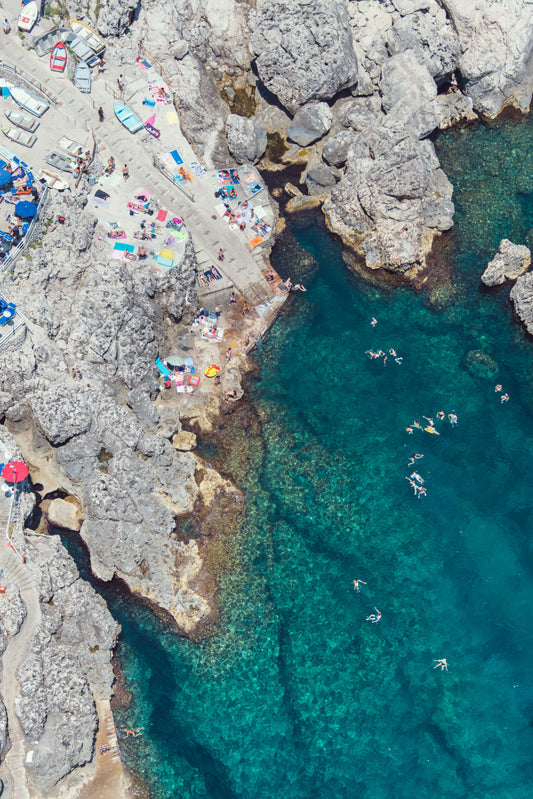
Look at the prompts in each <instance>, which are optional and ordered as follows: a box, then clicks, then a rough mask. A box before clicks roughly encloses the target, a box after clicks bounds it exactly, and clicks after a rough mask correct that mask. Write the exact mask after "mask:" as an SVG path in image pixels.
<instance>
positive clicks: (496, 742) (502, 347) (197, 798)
mask: <svg viewBox="0 0 533 799" xmlns="http://www.w3.org/2000/svg"><path fill="white" fill-rule="evenodd" d="M532 134H533V125H532V123H531V121H530V120H527V121H525V122H522V123H520V124H517V123H515V122H511V121H507V122H501V123H499V124H496V125H494V126H492V127H491V128H485V127H483V126H481V125H479V126H477V127H474V128H470V129H468V130H465V131H455V132H450V133H446V134H443V135H441V136H440V137H439V139H438V141H437V149H438V153H439V157H440V159H441V162H442V164H443V167H444V169H445V171H446V173H447V174H448V176H449V177H450V179H451V181H452V182H453V184H454V186H455V195H454V201H455V203H456V228H455V230H454V231H453V232H452V233H451V234H448V235H447V237H446V238H445V239H443V241H442V242H441V243H440V245H439V248H438V250H439V257H438V268H439V276H440V280H439V283H438V284H437V285H435V286H432V287H431V288H430V289H429V290H427V291H421V292H418V293H417V292H415V291H413V290H411V289H409V288H406V287H403V288H402V287H395V288H392V287H390V288H383V287H379V286H376V285H372V284H370V283H368V282H365V281H363V280H362V279H360V278H358V277H355V276H353V275H351V274H350V273H349V272H348V270H347V269H346V268H345V266H344V265H343V262H342V259H341V248H340V246H339V244H338V243H337V242H336V241H335V240H333V239H332V238H331V237H330V236H328V234H327V233H326V232H325V231H324V229H323V228H322V227H321V226H319V225H317V224H316V221H315V220H311V221H309V220H301V221H299V222H298V221H294V223H293V224H292V227H291V231H289V232H288V233H287V234H285V235H284V236H283V237H282V238H281V239H280V241H279V242H278V243H277V245H276V247H275V250H274V253H273V263H274V265H275V266H276V267H277V268H278V270H279V271H280V273H281V274H283V275H284V276H285V275H289V274H290V275H291V276H292V277H293V278H294V277H298V278H300V279H301V280H302V281H303V282H304V283H305V284H306V285H307V288H308V291H307V293H306V294H302V295H300V294H298V295H294V296H293V297H291V299H290V301H289V303H288V304H287V306H286V308H285V309H284V311H283V313H282V316H281V317H280V319H279V320H278V322H277V323H276V325H275V326H274V328H273V329H272V331H271V332H270V335H269V336H268V338H267V339H266V341H265V342H264V343H263V347H262V349H260V350H259V351H258V352H257V353H256V359H257V363H258V372H257V375H256V376H255V377H254V379H253V380H252V381H251V383H250V385H249V388H248V399H249V403H250V404H249V406H248V407H247V408H243V409H242V410H237V411H236V413H235V414H234V415H233V416H229V417H226V418H225V420H224V428H223V430H222V431H221V432H219V434H218V435H217V436H213V437H212V438H206V439H204V441H203V442H202V443H201V445H200V454H202V452H203V454H204V456H206V457H207V458H208V460H209V461H210V462H211V463H213V464H214V465H216V466H219V467H221V468H224V469H225V470H226V471H227V472H231V473H232V474H233V476H234V478H235V480H236V481H237V483H238V484H239V486H240V487H241V488H242V489H243V491H244V492H245V494H246V499H247V514H246V519H245V521H244V523H243V525H242V527H241V529H239V530H238V531H236V533H235V535H234V537H233V538H232V539H231V541H230V543H229V556H230V558H229V559H230V562H231V563H232V566H233V567H232V568H231V569H230V570H229V571H227V572H225V573H224V574H223V575H222V576H221V578H220V588H221V590H220V606H221V624H220V628H219V631H218V632H217V634H216V635H214V636H213V637H211V638H209V639H208V640H205V641H203V642H202V643H200V644H197V643H192V642H190V641H188V640H186V639H183V638H179V637H178V636H176V635H175V634H174V632H173V631H172V630H171V629H169V628H168V627H167V626H165V625H164V624H163V623H162V622H161V621H160V620H158V619H157V618H155V616H154V615H153V614H152V613H151V611H150V610H149V609H148V608H146V607H144V606H142V605H139V604H137V603H135V602H133V601H132V600H131V598H126V597H125V596H124V595H123V594H121V593H120V592H119V591H118V590H116V589H115V588H114V587H107V588H106V587H104V588H102V587H101V586H98V589H99V590H100V591H101V592H102V593H103V594H104V596H105V597H106V599H107V601H108V602H109V605H110V608H111V611H112V613H113V614H114V616H115V618H117V619H118V621H119V622H120V623H121V625H122V628H123V634H122V637H121V642H120V645H119V650H118V656H119V659H120V663H121V665H122V668H123V670H124V674H125V679H126V684H127V687H128V689H129V690H130V691H131V693H132V701H131V704H130V706H129V707H128V708H125V709H122V710H119V711H117V721H118V726H119V727H120V726H127V727H143V736H142V737H139V738H136V739H133V740H132V739H125V740H124V741H123V751H124V756H125V759H126V761H127V763H128V764H129V765H130V766H131V767H132V768H134V769H135V770H136V771H137V772H138V773H139V774H140V775H141V777H142V778H143V779H144V780H145V781H146V783H147V785H148V786H149V787H150V792H151V796H152V798H153V799H171V798H172V799H174V798H176V797H180V799H204V797H212V798H213V799H226V798H228V799H230V798H235V799H236V798H237V797H239V799H240V798H241V797H242V798H244V797H246V798H248V797H250V799H252V797H253V798H254V799H256V797H259V796H261V797H263V798H264V799H267V798H268V797H272V799H309V797H320V799H329V797H331V799H342V797H346V798H347V799H348V797H355V796H357V797H362V798H363V799H364V798H365V797H366V798H367V799H392V797H395V798H396V799H397V798H398V797H405V799H407V798H408V797H409V799H412V797H418V799H426V798H427V799H429V797H435V796H438V797H445V799H459V798H462V797H468V799H474V798H475V797H479V798H480V799H481V798H483V799H485V798H486V797H488V796H490V797H491V799H522V798H523V799H525V798H526V797H528V796H529V795H530V791H531V789H530V785H531V780H532V777H533V767H532V761H531V751H532V748H533V728H532V725H531V707H532V702H533V685H532V681H531V677H530V672H531V662H532V660H533V642H532V639H531V635H530V629H529V628H530V612H531V606H532V600H533V553H532V549H531V543H530V542H531V496H532V492H531V489H532V477H531V475H532V469H531V454H530V453H531V451H533V421H532V409H533V390H532V389H533V381H532V374H531V363H532V354H533V349H532V343H531V340H530V339H528V338H527V337H526V335H525V334H524V332H523V330H522V328H521V327H520V326H519V325H517V324H516V323H515V322H514V321H513V317H512V311H511V307H510V305H509V302H508V299H507V298H508V291H509V289H508V287H507V288H503V289H501V290H496V291H493V292H489V291H486V290H481V288H480V282H479V277H480V275H481V273H482V271H483V269H484V266H485V264H486V263H487V261H488V260H490V258H492V257H493V255H494V253H495V251H496V249H497V246H498V244H499V241H500V239H501V238H503V237H508V238H510V239H511V240H512V241H514V242H515V243H519V244H522V243H526V244H529V245H531V241H530V239H531V236H532V231H531V229H532V228H533V202H532V200H533V177H532V176H533V168H532V167H533V164H532V163H531V161H532V159H533V156H532V153H533V147H532V145H533V135H532ZM372 317H376V319H377V320H378V324H377V325H376V326H375V327H374V328H373V327H372V326H371V325H370V320H371V318H372ZM390 348H394V349H395V350H396V351H397V353H398V355H399V356H400V357H402V358H403V361H402V363H401V364H397V363H395V362H394V361H393V359H392V358H389V360H388V362H387V364H386V366H385V367H384V366H383V362H382V361H381V359H379V360H370V359H368V358H367V357H366V356H365V354H364V353H365V351H366V350H368V349H383V350H386V351H388V350H389V349H390ZM495 383H502V384H503V386H504V390H505V391H507V392H509V394H510V396H511V399H510V402H509V403H508V404H507V405H502V404H501V403H500V398H499V395H498V394H496V393H495V392H494V385H495ZM440 410H443V411H445V413H446V414H448V413H451V412H455V413H456V414H457V416H458V418H459V424H458V425H457V426H456V427H453V426H451V425H450V423H449V421H448V420H447V419H446V421H444V422H436V425H437V429H438V430H439V432H440V435H439V436H435V435H428V434H427V433H424V432H422V431H419V430H415V431H414V433H413V435H411V436H409V435H407V433H406V432H405V427H406V425H407V424H408V423H409V422H411V421H413V419H415V418H416V419H420V420H421V421H422V417H423V416H424V415H426V416H428V417H432V418H433V419H435V418H436V413H437V412H438V411H440ZM415 452H417V453H419V454H423V455H424V457H423V458H422V459H420V460H418V461H417V467H416V470H417V472H419V473H420V475H421V476H422V477H423V479H424V480H425V486H426V488H427V496H426V497H423V498H421V499H420V500H418V499H416V498H415V497H414V495H413V492H412V491H411V489H410V486H409V484H408V482H407V481H406V480H405V477H406V476H408V475H409V473H410V471H412V469H410V468H409V467H408V465H407V462H408V459H409V457H410V456H411V455H412V454H413V453H415ZM69 540H70V542H71V543H70V544H69V548H70V549H71V551H73V550H76V548H77V544H76V541H75V539H69ZM77 560H78V563H81V562H82V560H83V559H82V556H81V551H80V552H78V553H77ZM354 578H359V579H361V580H364V581H365V583H366V584H364V585H361V591H360V593H356V592H355V591H354V590H353V585H352V581H353V579H354ZM375 607H377V608H379V610H380V611H381V613H382V618H381V621H380V622H379V624H372V623H370V622H366V621H365V618H366V617H367V616H369V615H370V614H371V613H373V612H375V611H374V608H375ZM438 658H446V659H447V661H448V666H449V671H448V672H447V673H446V672H441V671H439V670H435V669H434V668H433V666H434V660H435V659H438Z"/></svg>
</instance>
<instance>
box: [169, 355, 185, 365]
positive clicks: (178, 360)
mask: <svg viewBox="0 0 533 799" xmlns="http://www.w3.org/2000/svg"><path fill="white" fill-rule="evenodd" d="M167 363H168V365H169V366H184V364H185V358H182V356H181V355H169V356H168V358H167Z"/></svg>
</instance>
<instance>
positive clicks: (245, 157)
mask: <svg viewBox="0 0 533 799" xmlns="http://www.w3.org/2000/svg"><path fill="white" fill-rule="evenodd" d="M226 140H227V142H228V149H229V151H230V153H231V155H232V156H233V158H234V159H235V160H236V161H237V163H238V164H244V163H251V164H255V162H256V161H258V160H259V159H260V158H261V156H262V155H263V153H264V152H265V150H266V148H267V135H266V133H265V131H264V130H263V128H262V127H261V125H258V124H257V122H256V121H255V120H254V119H249V118H248V117H242V116H239V115H238V114H230V115H229V116H228V118H227V119H226Z"/></svg>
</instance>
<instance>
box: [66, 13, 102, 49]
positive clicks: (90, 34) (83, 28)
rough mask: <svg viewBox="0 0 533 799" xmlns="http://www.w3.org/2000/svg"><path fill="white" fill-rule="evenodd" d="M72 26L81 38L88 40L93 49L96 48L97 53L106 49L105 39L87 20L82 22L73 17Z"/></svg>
mask: <svg viewBox="0 0 533 799" xmlns="http://www.w3.org/2000/svg"><path fill="white" fill-rule="evenodd" d="M70 26H71V28H72V30H73V31H74V33H75V34H76V36H79V38H80V39H83V41H84V42H86V43H87V44H88V45H89V47H90V48H91V50H94V52H95V53H98V54H100V53H101V52H102V51H103V50H105V42H104V40H103V39H101V38H100V36H98V34H97V33H96V31H93V29H92V28H90V27H89V26H88V25H86V24H85V22H80V20H79V19H71V20H70Z"/></svg>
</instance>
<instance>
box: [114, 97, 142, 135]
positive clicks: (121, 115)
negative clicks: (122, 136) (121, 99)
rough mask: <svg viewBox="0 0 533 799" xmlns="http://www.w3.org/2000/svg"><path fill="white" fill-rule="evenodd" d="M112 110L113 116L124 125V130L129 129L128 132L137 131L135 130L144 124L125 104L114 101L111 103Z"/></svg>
mask: <svg viewBox="0 0 533 799" xmlns="http://www.w3.org/2000/svg"><path fill="white" fill-rule="evenodd" d="M113 111H114V112H115V116H116V118H117V119H118V121H119V122H120V123H121V124H122V125H124V127H125V128H126V130H129V132H130V133H137V131H139V130H142V129H143V128H144V125H143V123H142V122H141V120H140V119H139V117H138V116H137V115H136V114H134V113H133V111H132V110H131V108H128V106H127V105H123V104H122V103H116V102H115V103H113Z"/></svg>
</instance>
